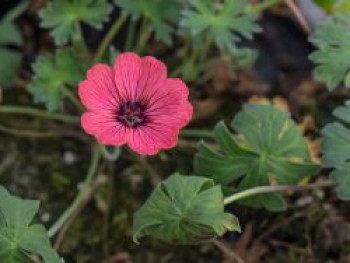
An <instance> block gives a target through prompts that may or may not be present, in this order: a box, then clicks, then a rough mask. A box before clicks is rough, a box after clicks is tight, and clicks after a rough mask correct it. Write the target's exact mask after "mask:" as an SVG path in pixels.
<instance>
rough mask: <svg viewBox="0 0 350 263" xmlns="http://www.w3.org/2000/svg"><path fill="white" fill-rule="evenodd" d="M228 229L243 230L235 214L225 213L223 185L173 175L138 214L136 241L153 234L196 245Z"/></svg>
mask: <svg viewBox="0 0 350 263" xmlns="http://www.w3.org/2000/svg"><path fill="white" fill-rule="evenodd" d="M227 230H229V231H234V230H235V231H240V226H239V223H238V220H237V218H236V217H235V216H234V215H232V214H228V213H224V203H223V194H222V192H221V188H220V186H215V185H214V182H213V181H212V180H211V179H208V178H203V177H198V176H182V175H179V174H174V175H172V176H170V177H169V178H168V179H167V180H165V181H164V182H162V183H161V184H160V185H159V186H158V187H157V188H156V189H155V190H154V191H153V193H152V194H151V196H150V197H149V199H148V200H147V201H146V203H145V204H144V205H143V206H142V207H141V208H140V210H138V211H137V212H136V213H135V217H134V240H135V242H137V241H138V239H139V238H141V237H143V236H152V237H154V238H157V239H160V240H162V241H164V242H167V243H173V244H195V243H198V242H201V241H204V240H208V239H210V238H213V237H216V236H222V235H223V234H224V233H225V232H226V231H227Z"/></svg>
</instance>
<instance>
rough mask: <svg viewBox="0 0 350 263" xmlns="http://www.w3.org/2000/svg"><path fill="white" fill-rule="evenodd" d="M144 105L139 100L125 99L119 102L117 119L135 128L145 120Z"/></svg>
mask: <svg viewBox="0 0 350 263" xmlns="http://www.w3.org/2000/svg"><path fill="white" fill-rule="evenodd" d="M146 119H147V118H146V116H145V105H144V104H143V103H141V102H139V101H136V102H132V101H126V102H123V103H121V104H120V107H119V109H118V112H117V120H118V121H119V122H121V123H122V124H124V125H125V126H128V127H132V128H135V127H137V126H139V125H141V124H143V123H145V121H146Z"/></svg>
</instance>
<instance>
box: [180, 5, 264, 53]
mask: <svg viewBox="0 0 350 263" xmlns="http://www.w3.org/2000/svg"><path fill="white" fill-rule="evenodd" d="M189 3H190V5H189V8H188V9H187V10H184V11H183V12H182V20H181V22H180V25H181V27H182V28H183V29H184V30H186V31H189V32H190V33H191V34H192V36H194V37H199V38H200V39H202V41H204V39H206V38H207V37H208V36H210V37H211V38H213V39H214V41H215V43H216V45H217V46H218V47H219V48H220V49H223V50H226V51H229V52H231V53H235V52H236V50H237V46H236V44H237V43H238V42H239V41H240V40H241V37H245V38H252V36H253V34H254V33H256V32H260V27H259V26H258V24H257V23H256V18H255V16H254V15H252V14H248V13H246V12H245V10H246V8H247V7H248V4H247V1H246V0H235V1H231V0H225V1H223V3H220V4H218V3H217V2H215V1H211V0H190V1H189Z"/></svg>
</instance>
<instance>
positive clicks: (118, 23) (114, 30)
mask: <svg viewBox="0 0 350 263" xmlns="http://www.w3.org/2000/svg"><path fill="white" fill-rule="evenodd" d="M127 18H128V15H127V14H126V13H124V12H122V13H121V15H120V16H119V17H118V18H117V19H116V20H115V21H114V22H113V24H112V26H111V27H110V29H109V30H108V32H107V34H106V35H105V37H104V38H103V40H102V42H101V43H100V45H99V47H98V49H97V51H96V54H95V56H94V59H93V61H94V63H97V62H98V61H99V60H100V59H101V58H102V57H103V55H104V53H105V52H106V50H107V48H108V46H109V45H110V44H111V42H112V40H113V38H114V37H115V36H116V35H117V34H118V32H119V30H120V29H121V27H122V26H123V24H124V22H125V21H126V19H127Z"/></svg>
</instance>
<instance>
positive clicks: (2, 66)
mask: <svg viewBox="0 0 350 263" xmlns="http://www.w3.org/2000/svg"><path fill="white" fill-rule="evenodd" d="M22 44H23V43H22V36H21V33H20V32H19V30H18V28H17V27H16V25H15V24H14V23H13V22H11V21H7V20H2V21H0V58H1V59H0V87H9V86H10V85H11V84H12V82H13V80H14V78H15V77H16V75H17V73H18V70H19V68H20V66H21V61H22V54H21V53H20V52H19V51H16V50H13V49H10V48H8V47H7V46H10V45H11V46H16V47H20V46H22Z"/></svg>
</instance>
